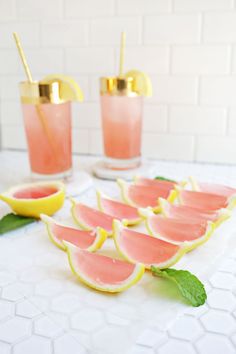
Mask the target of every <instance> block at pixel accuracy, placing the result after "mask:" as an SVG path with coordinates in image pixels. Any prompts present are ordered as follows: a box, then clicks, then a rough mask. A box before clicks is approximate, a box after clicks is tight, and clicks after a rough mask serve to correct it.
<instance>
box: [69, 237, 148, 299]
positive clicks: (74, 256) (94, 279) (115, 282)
mask: <svg viewBox="0 0 236 354" xmlns="http://www.w3.org/2000/svg"><path fill="white" fill-rule="evenodd" d="M63 242H64V244H65V247H66V249H67V254H68V260H69V264H70V267H71V270H72V272H73V273H74V274H75V275H76V276H77V277H78V279H79V280H80V281H81V282H82V283H84V284H86V285H87V286H89V287H90V288H93V289H96V290H99V291H104V292H109V293H117V292H121V291H124V290H126V289H128V288H130V287H131V286H132V285H134V284H136V283H137V282H138V281H139V280H140V279H141V278H142V276H143V274H144V271H145V267H144V265H143V264H132V263H128V262H126V261H122V260H119V259H114V258H111V257H108V256H103V255H101V254H97V253H92V252H89V251H85V250H81V249H79V248H78V247H76V246H74V245H72V244H71V243H69V242H66V241H63Z"/></svg>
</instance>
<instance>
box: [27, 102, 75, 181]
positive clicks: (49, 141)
mask: <svg viewBox="0 0 236 354" xmlns="http://www.w3.org/2000/svg"><path fill="white" fill-rule="evenodd" d="M22 109H23V116H24V123H25V131H26V137H27V143H28V150H29V159H30V166H31V170H32V172H33V174H34V175H35V176H37V177H43V175H45V177H50V175H52V177H66V176H69V175H70V174H71V167H72V157H71V103H70V102H66V103H60V104H54V103H47V104H40V105H39V104H38V105H36V104H24V103H23V104H22Z"/></svg>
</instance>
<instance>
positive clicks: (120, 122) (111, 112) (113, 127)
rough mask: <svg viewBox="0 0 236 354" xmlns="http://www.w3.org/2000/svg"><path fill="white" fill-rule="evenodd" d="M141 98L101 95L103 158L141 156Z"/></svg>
mask: <svg viewBox="0 0 236 354" xmlns="http://www.w3.org/2000/svg"><path fill="white" fill-rule="evenodd" d="M142 108H143V98H142V97H141V96H135V97H129V96H110V95H101V114H102V126H103V143H104V152H105V156H106V157H109V158H113V159H131V158H135V157H139V156H140V155H141V132H142Z"/></svg>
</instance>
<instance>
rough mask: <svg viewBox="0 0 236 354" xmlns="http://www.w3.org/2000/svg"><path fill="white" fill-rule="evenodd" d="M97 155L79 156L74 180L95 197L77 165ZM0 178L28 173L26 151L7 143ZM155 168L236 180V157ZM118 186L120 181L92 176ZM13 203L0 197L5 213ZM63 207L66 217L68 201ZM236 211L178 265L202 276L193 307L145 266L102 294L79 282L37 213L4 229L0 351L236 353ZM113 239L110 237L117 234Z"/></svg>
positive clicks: (104, 185) (3, 182)
mask: <svg viewBox="0 0 236 354" xmlns="http://www.w3.org/2000/svg"><path fill="white" fill-rule="evenodd" d="M96 160H97V159H96V158H92V157H88V156H82V157H75V160H74V166H75V171H76V173H75V178H74V180H73V181H72V183H71V185H70V186H69V189H70V192H72V193H73V194H74V195H75V196H76V198H77V199H80V200H82V201H83V202H86V203H88V204H91V205H93V204H94V202H95V199H94V186H92V187H91V188H89V189H88V190H87V191H85V192H83V193H82V194H80V190H79V189H78V188H77V186H76V182H77V178H79V176H81V174H80V172H79V171H82V170H83V169H87V170H88V169H89V166H90V165H91V164H92V163H94V162H95V161H96ZM0 166H1V174H0V188H1V190H2V189H5V188H7V187H8V186H10V185H12V184H16V183H20V182H22V181H25V180H27V179H28V177H29V168H28V162H27V155H26V153H24V152H8V151H5V152H0ZM151 173H152V174H153V175H155V174H156V175H157V174H158V175H164V176H169V177H173V178H176V179H182V178H184V177H187V176H188V175H190V174H191V175H194V176H196V177H197V178H199V179H201V180H207V181H217V182H220V183H226V184H228V185H234V186H235V185H236V166H227V165H225V166H220V165H206V164H205V165H201V164H191V163H179V162H178V163H177V162H176V163H175V162H163V161H153V169H152V171H151ZM93 182H94V185H95V186H99V188H101V189H102V190H104V191H105V192H106V193H108V194H110V195H113V196H116V195H117V193H118V191H117V189H116V186H115V184H114V183H113V182H108V181H101V180H98V179H94V180H93ZM7 211H8V209H7V208H6V207H5V205H4V204H3V203H1V204H0V215H3V214H4V213H5V212H7ZM56 217H57V218H58V219H60V220H68V218H69V201H66V203H65V206H64V208H63V209H62V211H60V212H59V213H58V214H57V215H56ZM235 220H236V215H235V213H234V215H233V217H232V218H231V220H229V221H227V222H226V223H225V224H223V225H222V226H221V227H220V228H219V229H218V230H217V231H216V233H215V234H214V235H213V236H212V238H211V240H210V241H209V242H208V243H206V244H205V245H203V246H201V247H199V248H198V249H196V250H195V251H193V252H190V253H189V254H187V255H186V256H185V257H184V259H182V260H181V261H180V262H179V263H178V265H176V268H177V267H179V268H184V269H189V270H192V271H194V272H195V273H196V274H197V275H198V276H199V277H200V278H201V279H202V280H203V282H204V284H205V286H206V290H207V294H208V300H207V303H206V304H205V305H204V306H201V307H199V308H191V307H190V306H187V304H185V303H184V302H182V301H181V298H180V297H179V296H178V293H177V292H176V290H175V289H174V288H172V290H171V292H170V291H169V292H168V293H167V288H169V284H168V285H166V282H163V281H162V280H159V279H157V278H153V277H151V275H150V274H145V277H144V278H143V279H142V281H141V282H140V284H137V285H136V286H134V287H132V288H131V289H129V290H127V291H126V292H124V293H122V294H119V295H105V294H100V293H97V292H95V291H93V290H90V289H88V288H87V287H85V286H83V285H81V284H80V283H78V282H77V281H76V279H75V277H74V276H73V275H72V273H71V272H70V269H69V267H68V262H67V259H66V255H65V253H63V252H61V251H60V250H59V249H57V248H55V247H54V246H53V245H52V244H51V243H50V241H49V239H48V237H47V234H46V231H45V228H44V225H42V223H40V222H39V223H35V224H32V225H29V226H27V227H25V228H23V229H19V230H17V231H14V232H11V233H8V234H5V235H3V236H0V354H10V353H11V354H12V353H13V354H67V353H73V354H80V353H81V354H82V353H91V354H121V353H122V354H123V353H127V354H154V353H158V354H159V353H160V354H183V353H184V354H192V353H200V354H210V353H214V354H231V353H236V298H235V295H234V294H236V279H235V274H236V248H235V246H236V222H235ZM109 242H110V244H108V247H112V244H111V242H112V241H111V240H110V241H109Z"/></svg>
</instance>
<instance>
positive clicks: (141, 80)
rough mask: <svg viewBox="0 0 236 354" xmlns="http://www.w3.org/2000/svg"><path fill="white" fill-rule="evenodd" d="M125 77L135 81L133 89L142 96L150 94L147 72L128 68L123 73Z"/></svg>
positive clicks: (150, 84) (150, 85)
mask: <svg viewBox="0 0 236 354" xmlns="http://www.w3.org/2000/svg"><path fill="white" fill-rule="evenodd" d="M125 77H126V78H129V77H131V78H132V79H133V80H134V82H135V91H137V92H138V93H139V94H140V95H142V96H147V97H150V96H152V83H151V80H150V78H149V76H148V75H147V74H145V73H144V72H142V71H138V70H130V71H128V72H127V73H125Z"/></svg>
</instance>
